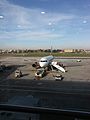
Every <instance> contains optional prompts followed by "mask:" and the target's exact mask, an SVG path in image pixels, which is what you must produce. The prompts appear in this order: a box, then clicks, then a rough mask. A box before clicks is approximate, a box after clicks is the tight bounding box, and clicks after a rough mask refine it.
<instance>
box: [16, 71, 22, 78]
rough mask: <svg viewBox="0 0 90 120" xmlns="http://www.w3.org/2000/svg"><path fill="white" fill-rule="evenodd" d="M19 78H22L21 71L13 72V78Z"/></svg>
mask: <svg viewBox="0 0 90 120" xmlns="http://www.w3.org/2000/svg"><path fill="white" fill-rule="evenodd" d="M21 76H22V72H21V70H16V71H15V78H17V77H21Z"/></svg>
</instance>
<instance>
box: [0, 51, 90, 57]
mask: <svg viewBox="0 0 90 120" xmlns="http://www.w3.org/2000/svg"><path fill="white" fill-rule="evenodd" d="M47 55H50V52H29V53H4V54H0V56H15V57H20V56H21V57H22V56H25V57H43V56H47ZM52 55H53V56H57V57H90V53H85V52H82V53H58V52H57V53H52Z"/></svg>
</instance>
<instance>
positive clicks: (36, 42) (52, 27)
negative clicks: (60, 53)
mask: <svg viewBox="0 0 90 120" xmlns="http://www.w3.org/2000/svg"><path fill="white" fill-rule="evenodd" d="M51 46H52V47H53V49H73V48H74V49H90V0H0V49H40V48H41V49H48V48H51Z"/></svg>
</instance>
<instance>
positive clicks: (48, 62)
mask: <svg viewBox="0 0 90 120" xmlns="http://www.w3.org/2000/svg"><path fill="white" fill-rule="evenodd" d="M53 60H54V57H53V56H52V55H49V56H46V57H42V58H41V59H40V61H39V63H37V62H35V64H33V65H32V66H33V67H35V68H44V69H45V68H46V67H48V68H50V69H51V70H53V68H55V69H57V70H59V71H61V72H64V73H65V72H66V70H65V69H64V67H63V66H62V65H60V64H58V62H54V61H53Z"/></svg>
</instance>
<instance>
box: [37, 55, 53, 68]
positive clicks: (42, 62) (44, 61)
mask: <svg viewBox="0 0 90 120" xmlns="http://www.w3.org/2000/svg"><path fill="white" fill-rule="evenodd" d="M53 59H54V57H53V56H52V55H50V56H46V57H43V58H41V59H40V62H39V65H40V67H43V68H44V67H47V66H49V65H50V64H51V62H52V60H53Z"/></svg>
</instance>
